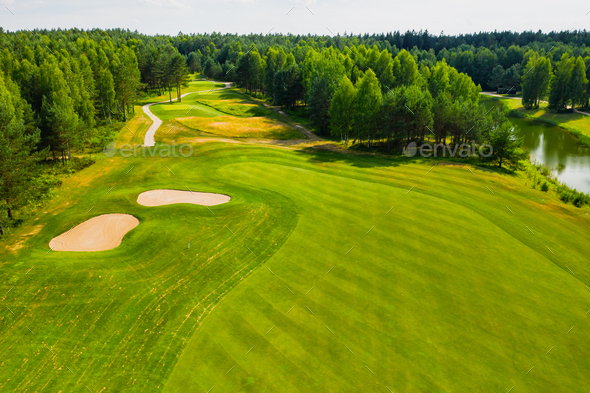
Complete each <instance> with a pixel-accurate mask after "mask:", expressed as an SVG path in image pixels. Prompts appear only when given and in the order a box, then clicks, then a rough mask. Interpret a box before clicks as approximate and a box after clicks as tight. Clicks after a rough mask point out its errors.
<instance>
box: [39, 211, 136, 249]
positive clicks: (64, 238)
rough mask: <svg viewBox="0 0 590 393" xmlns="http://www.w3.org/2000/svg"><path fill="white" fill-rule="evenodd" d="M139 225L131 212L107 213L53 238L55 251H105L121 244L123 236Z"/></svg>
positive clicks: (52, 242) (51, 245)
mask: <svg viewBox="0 0 590 393" xmlns="http://www.w3.org/2000/svg"><path fill="white" fill-rule="evenodd" d="M138 225H139V220H138V219H137V218H135V217H133V216H132V215H129V214H105V215H102V216H98V217H94V218H91V219H90V220H88V221H84V222H83V223H81V224H80V225H78V226H76V227H74V228H72V229H70V230H69V231H68V232H66V233H64V234H62V235H59V236H58V237H55V238H53V239H52V240H51V241H50V242H49V247H50V248H51V249H52V250H53V251H104V250H111V249H113V248H115V247H117V246H119V245H120V244H121V241H122V240H123V236H125V234H126V233H127V232H129V231H130V230H132V229H133V228H135V227H136V226H138Z"/></svg>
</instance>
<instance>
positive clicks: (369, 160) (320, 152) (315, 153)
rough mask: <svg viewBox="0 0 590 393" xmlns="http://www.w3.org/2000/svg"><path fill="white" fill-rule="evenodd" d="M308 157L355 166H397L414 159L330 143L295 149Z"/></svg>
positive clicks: (319, 160)
mask: <svg viewBox="0 0 590 393" xmlns="http://www.w3.org/2000/svg"><path fill="white" fill-rule="evenodd" d="M295 152H296V153H297V154H301V155H305V156H306V157H309V159H308V161H309V162H316V163H317V162H320V163H336V162H342V163H346V164H349V165H352V166H354V167H357V168H378V167H397V166H400V165H406V164H410V163H412V161H415V160H414V159H413V158H408V157H405V156H402V157H399V156H391V157H386V156H382V155H377V154H371V153H364V154H363V153H358V152H354V151H347V150H344V149H340V148H339V147H337V146H335V145H334V144H332V143H325V144H321V145H315V146H310V147H305V148H302V149H300V150H296V151H295Z"/></svg>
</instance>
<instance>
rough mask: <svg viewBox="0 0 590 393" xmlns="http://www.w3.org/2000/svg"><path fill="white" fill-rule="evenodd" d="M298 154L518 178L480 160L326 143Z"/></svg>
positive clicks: (357, 163) (370, 165)
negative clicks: (464, 169)
mask: <svg viewBox="0 0 590 393" xmlns="http://www.w3.org/2000/svg"><path fill="white" fill-rule="evenodd" d="M295 152H296V153H297V154H301V155H305V156H306V157H309V159H308V161H309V162H315V163H337V162H341V163H346V164H349V165H351V166H354V167H357V168H379V167H390V168H395V167H399V166H402V165H409V164H422V165H425V166H428V165H436V166H461V167H463V166H466V165H467V166H471V167H476V168H477V170H479V171H482V172H485V173H488V174H493V173H497V174H503V175H508V176H511V177H513V176H516V172H515V171H514V170H511V169H507V168H498V167H497V166H494V165H492V164H491V163H484V162H481V161H478V160H464V159H458V158H448V157H438V158H434V157H431V158H423V157H406V156H404V155H391V156H389V155H384V154H379V153H378V152H375V153H369V152H365V153H363V152H358V151H354V150H352V151H350V150H344V149H341V148H339V147H338V146H336V145H334V144H332V143H325V144H321V145H315V146H310V147H305V148H302V149H299V150H296V151H295Z"/></svg>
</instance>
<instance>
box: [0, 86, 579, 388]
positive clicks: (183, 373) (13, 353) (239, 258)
mask: <svg viewBox="0 0 590 393" xmlns="http://www.w3.org/2000/svg"><path fill="white" fill-rule="evenodd" d="M224 94H225V93H224ZM211 95H213V93H211ZM193 96H194V95H193ZM208 98H209V97H208ZM151 109H152V112H153V113H155V114H157V113H158V109H157V106H156V105H154V106H153V107H151ZM137 116H138V117H141V118H142V119H143V118H144V117H142V116H144V115H143V114H142V113H141V112H140V111H138V114H137ZM134 122H135V123H137V118H136V119H135V120H131V121H130V122H129V123H128V124H130V127H133V124H135V123H134ZM138 127H139V125H138ZM141 127H142V128H141V130H142V131H141V132H143V134H141V135H134V136H133V138H136V140H138V141H142V140H143V139H142V138H143V136H144V134H145V132H146V131H147V129H148V128H149V127H148V126H147V123H145V122H144V121H143V120H142V122H141ZM133 129H134V130H136V128H133ZM137 132H138V133H139V131H137ZM174 135H177V136H178V135H180V134H177V133H175V132H171V133H170V134H169V135H168V136H166V134H165V133H161V134H160V131H158V133H156V134H155V142H156V145H158V144H159V143H164V142H168V143H171V142H172V141H173V140H174V138H175V136H174ZM193 136H194V137H195V138H196V137H199V138H201V137H202V135H200V134H198V133H195V135H192V134H191V133H190V131H187V130H182V138H184V140H190V138H191V137H193ZM125 138H131V134H129V133H128V132H127V131H126V130H122V131H121V135H120V137H119V145H120V144H121V142H122V141H126V140H127V139H125ZM195 140H198V139H197V138H196V139H195ZM314 146H315V147H314ZM193 148H194V153H193V155H192V156H190V157H187V158H185V157H176V158H174V157H169V158H166V157H160V156H158V155H156V156H154V157H149V156H148V157H144V156H141V155H140V156H137V157H127V158H125V157H121V156H120V155H115V156H114V157H111V158H107V157H104V156H103V155H102V154H100V155H99V156H97V157H96V159H97V163H96V164H94V165H92V166H91V167H89V168H86V169H84V170H82V171H80V172H78V173H76V174H74V175H72V176H71V177H69V178H66V179H65V180H64V182H63V185H62V187H61V188H59V189H57V190H56V191H55V196H54V198H53V199H52V201H51V202H50V203H48V205H47V206H44V207H43V209H42V210H41V211H39V214H38V216H37V217H36V219H34V220H31V221H30V222H26V223H25V224H23V226H22V227H21V228H20V229H19V230H18V231H17V232H15V233H13V234H11V235H10V236H12V237H11V238H10V241H8V242H7V243H6V244H7V246H6V248H5V250H3V251H2V261H1V267H2V269H1V270H0V275H1V277H0V278H1V279H2V282H3V283H4V285H5V287H6V290H5V292H6V291H7V290H8V289H10V288H11V287H12V289H10V294H9V295H3V299H4V300H5V303H6V304H8V306H7V308H8V309H7V310H5V311H4V312H3V314H2V315H1V316H0V318H1V324H0V329H1V330H2V334H0V356H1V358H2V362H1V363H0V366H1V367H3V368H4V375H8V376H10V377H9V378H6V379H4V380H2V381H0V391H10V392H13V391H14V392H16V391H47V392H49V391H52V392H58V391H62V392H74V391H75V392H79V391H85V390H86V389H88V390H91V391H92V392H94V393H98V392H167V393H173V392H203V393H206V392H208V391H211V392H213V393H215V392H310V391H313V392H359V391H365V392H384V393H387V392H388V391H391V392H500V393H504V392H507V391H509V389H513V390H512V392H514V393H520V392H529V393H538V392H557V391H559V392H582V391H585V390H587V388H588V386H590V372H589V366H588V353H590V335H589V334H588V332H589V328H590V315H589V314H588V313H587V312H588V310H589V309H590V290H589V289H588V286H590V266H589V265H588V245H589V244H590V219H589V216H588V215H586V214H585V213H586V210H583V209H577V208H575V207H573V206H571V205H565V204H563V203H561V202H560V201H559V200H558V199H557V198H556V197H555V196H552V195H551V194H547V193H543V192H541V191H538V190H534V189H531V188H530V187H527V185H526V184H525V182H526V179H525V178H524V177H523V176H521V175H519V174H513V175H509V174H503V173H499V172H495V171H493V170H490V169H484V168H480V167H477V166H473V165H467V166H465V165H462V164H461V165H459V164H457V163H448V162H444V161H440V160H427V159H418V158H415V159H409V158H405V157H404V158H392V157H382V156H378V155H368V154H367V155H363V154H346V153H343V152H338V151H329V150H326V149H321V148H318V147H317V146H316V145H310V146H308V147H293V148H286V147H282V146H276V145H272V144H266V145H260V144H255V143H239V144H237V143H224V142H209V143H194V146H193ZM194 185H199V187H198V191H199V192H204V193H212V194H223V195H228V196H231V202H230V203H223V204H219V205H215V206H200V205H196V204H187V203H179V204H170V205H164V206H152V207H148V206H142V205H141V204H139V203H137V198H138V196H139V195H140V194H141V193H142V192H144V191H146V190H167V189H168V190H186V188H187V187H188V188H190V190H192V191H197V190H196V188H195V187H194ZM187 192H188V190H187ZM112 213H119V214H128V215H132V216H134V217H136V218H137V219H138V220H139V221H140V222H141V224H140V225H138V226H137V227H135V228H134V229H133V230H132V231H130V232H128V233H127V234H126V236H125V238H124V241H123V242H122V243H121V244H120V245H119V246H118V247H116V248H114V249H111V250H108V251H101V252H84V253H68V255H67V257H64V255H65V254H66V253H62V252H54V251H51V250H50V248H49V246H48V245H49V242H50V241H51V239H53V238H54V237H56V236H59V235H60V234H63V233H66V232H67V231H68V230H70V228H72V227H73V226H76V225H78V224H80V223H82V222H84V221H86V220H89V219H91V218H92V217H97V216H101V215H104V214H112ZM31 233H34V235H30V234H31ZM17 245H18V247H17Z"/></svg>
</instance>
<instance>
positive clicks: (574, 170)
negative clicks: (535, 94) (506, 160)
mask: <svg viewBox="0 0 590 393" xmlns="http://www.w3.org/2000/svg"><path fill="white" fill-rule="evenodd" d="M510 122H511V123H512V124H514V125H515V126H516V127H517V129H518V131H519V132H520V135H521V136H522V137H524V141H523V148H525V149H526V150H528V151H529V153H530V154H531V161H532V162H535V161H536V162H538V163H541V164H543V165H545V166H547V167H548V168H549V169H551V171H552V172H553V174H554V175H555V177H557V179H558V180H559V181H560V182H563V183H565V184H567V185H568V186H569V187H570V188H575V189H577V190H578V191H583V192H587V193H590V148H587V147H583V146H581V145H580V143H579V142H578V140H577V139H576V138H575V137H574V136H572V135H571V134H569V133H568V132H567V131H566V130H564V129H563V128H560V127H556V126H553V125H550V124H547V123H543V122H540V121H535V120H531V119H520V118H514V117H511V118H510Z"/></svg>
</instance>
